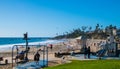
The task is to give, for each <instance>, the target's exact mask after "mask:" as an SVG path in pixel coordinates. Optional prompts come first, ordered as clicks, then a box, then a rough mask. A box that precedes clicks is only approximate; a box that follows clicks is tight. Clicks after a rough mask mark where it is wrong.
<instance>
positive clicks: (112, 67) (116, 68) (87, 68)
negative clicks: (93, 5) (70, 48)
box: [45, 60, 120, 69]
mask: <svg viewBox="0 0 120 69" xmlns="http://www.w3.org/2000/svg"><path fill="white" fill-rule="evenodd" d="M45 69H120V60H86V61H78V60H74V61H72V63H67V64H62V65H58V66H54V67H47V68H45Z"/></svg>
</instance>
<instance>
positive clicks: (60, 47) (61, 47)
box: [0, 41, 79, 69]
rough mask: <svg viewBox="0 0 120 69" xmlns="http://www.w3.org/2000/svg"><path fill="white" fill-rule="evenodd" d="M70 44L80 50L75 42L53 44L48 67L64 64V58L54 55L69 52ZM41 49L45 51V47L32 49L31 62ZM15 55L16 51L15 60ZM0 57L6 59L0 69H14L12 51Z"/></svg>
mask: <svg viewBox="0 0 120 69" xmlns="http://www.w3.org/2000/svg"><path fill="white" fill-rule="evenodd" d="M68 44H72V45H73V47H74V48H76V49H79V48H78V47H77V46H76V44H75V42H73V41H71V43H70V41H69V42H64V43H63V42H61V43H56V44H53V49H52V50H51V49H50V48H48V57H49V58H48V59H49V63H48V66H55V65H58V64H61V63H62V62H61V60H62V58H56V57H54V53H55V52H58V51H62V52H68V51H67V45H68ZM39 49H43V47H39V48H38V47H31V48H30V52H29V53H28V58H29V59H30V60H31V61H33V57H34V54H35V53H36V51H37V50H39ZM22 50H25V48H22V47H20V48H19V51H22ZM15 55H17V54H16V51H14V58H15ZM0 56H2V57H3V59H4V60H3V61H1V63H0V69H12V64H11V63H12V60H11V59H12V52H11V51H10V52H0ZM41 57H42V53H41ZM6 59H7V60H8V64H7V65H5V64H4V63H5V60H6ZM40 59H42V58H40ZM14 64H15V63H14Z"/></svg>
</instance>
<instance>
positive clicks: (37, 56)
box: [34, 52, 40, 64]
mask: <svg viewBox="0 0 120 69" xmlns="http://www.w3.org/2000/svg"><path fill="white" fill-rule="evenodd" d="M39 58H40V54H39V53H38V52H37V53H36V54H35V55H34V61H36V64H39Z"/></svg>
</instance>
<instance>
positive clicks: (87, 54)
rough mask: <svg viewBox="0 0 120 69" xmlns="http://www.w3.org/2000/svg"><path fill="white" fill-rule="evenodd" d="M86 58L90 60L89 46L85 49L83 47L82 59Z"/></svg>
mask: <svg viewBox="0 0 120 69" xmlns="http://www.w3.org/2000/svg"><path fill="white" fill-rule="evenodd" d="M86 56H88V58H89V59H90V46H89V47H88V48H87V47H86V46H85V47H84V58H85V59H86V58H87V57H86Z"/></svg>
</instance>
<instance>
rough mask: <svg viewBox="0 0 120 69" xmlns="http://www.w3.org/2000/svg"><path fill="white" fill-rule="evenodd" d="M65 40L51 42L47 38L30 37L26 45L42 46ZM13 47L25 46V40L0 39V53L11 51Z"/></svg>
mask: <svg viewBox="0 0 120 69" xmlns="http://www.w3.org/2000/svg"><path fill="white" fill-rule="evenodd" d="M64 41H65V40H51V39H50V38H48V37H34V38H33V37H32V38H29V39H28V45H40V44H41V45H44V44H54V43H59V42H64ZM14 45H25V40H24V39H23V38H18V37H14V38H13V37H2V38H0V52H4V51H11V50H12V47H13V46H14Z"/></svg>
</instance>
